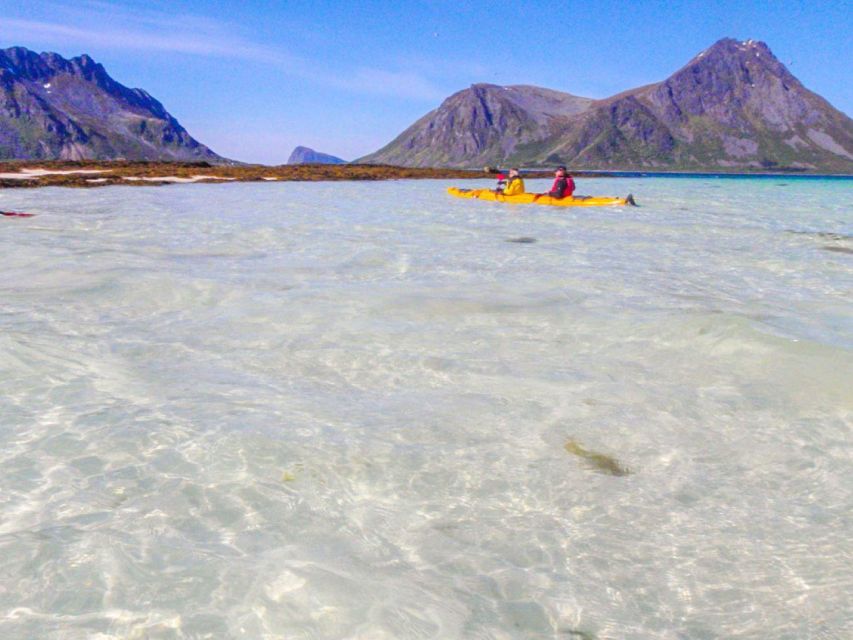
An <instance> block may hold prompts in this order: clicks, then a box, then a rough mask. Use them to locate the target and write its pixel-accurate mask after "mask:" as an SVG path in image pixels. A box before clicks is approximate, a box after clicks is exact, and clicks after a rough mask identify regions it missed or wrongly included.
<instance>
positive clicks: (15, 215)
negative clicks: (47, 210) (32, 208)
mask: <svg viewBox="0 0 853 640" xmlns="http://www.w3.org/2000/svg"><path fill="white" fill-rule="evenodd" d="M35 215H36V214H35V213H23V212H22V211H0V216H6V217H7V218H32V217H33V216H35Z"/></svg>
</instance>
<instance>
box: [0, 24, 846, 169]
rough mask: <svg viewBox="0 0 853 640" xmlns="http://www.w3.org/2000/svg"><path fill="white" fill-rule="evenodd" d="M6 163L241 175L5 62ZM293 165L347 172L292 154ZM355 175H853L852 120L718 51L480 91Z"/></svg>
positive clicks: (194, 146) (158, 115)
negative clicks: (633, 78)
mask: <svg viewBox="0 0 853 640" xmlns="http://www.w3.org/2000/svg"><path fill="white" fill-rule="evenodd" d="M0 107H2V108H0V161H2V160H29V161H33V160H35V161H53V160H76V161H105V160H118V161H155V162H204V163H207V164H209V165H220V166H222V165H230V164H236V163H234V162H233V161H231V160H228V159H227V158H223V157H222V156H220V155H218V154H216V153H215V152H214V151H212V150H211V149H210V148H209V147H207V146H205V145H204V144H202V143H201V142H199V141H198V140H196V139H195V138H193V137H192V136H191V135H190V134H189V132H187V131H186V129H184V128H183V127H182V126H181V124H180V123H179V122H178V121H177V120H176V119H175V118H174V117H173V116H172V115H171V114H169V112H168V111H166V109H165V107H164V106H163V105H162V104H161V103H160V102H158V101H157V100H156V99H155V98H154V97H152V96H151V95H149V94H148V93H147V92H146V91H144V90H142V89H129V88H128V87H125V86H124V85H122V84H120V83H118V82H116V81H115V80H113V79H112V78H111V77H110V76H109V74H108V73H107V72H106V70H105V69H104V67H103V66H102V65H100V64H98V63H97V62H95V61H94V60H92V59H91V58H90V57H89V56H87V55H82V56H79V57H76V58H71V59H70V60H69V59H65V58H63V57H62V56H60V55H59V54H56V53H41V54H39V53H35V52H32V51H29V50H28V49H25V48H23V47H12V48H9V49H5V50H0ZM289 162H290V163H291V164H294V165H301V164H312V165H326V164H329V165H332V164H342V163H344V162H345V161H344V160H342V159H341V158H337V157H335V156H331V155H328V154H324V153H319V152H316V151H314V150H312V149H308V148H307V147H297V148H296V149H295V150H294V152H293V153H292V154H291V157H290V160H289ZM354 162H355V163H356V164H379V165H393V166H397V167H421V168H426V167H437V168H467V169H481V168H482V167H484V166H502V167H506V166H509V165H517V166H521V167H527V168H536V167H550V166H553V165H556V164H565V165H568V166H569V167H570V169H571V170H572V171H578V170H608V171H613V170H623V171H624V170H627V171H662V170H664V171H665V170H670V171H700V172H701V171H705V172H718V171H725V172H747V173H754V172H798V173H843V174H853V120H851V119H850V118H849V117H848V116H847V115H845V114H844V113H842V112H841V111H839V110H837V109H835V108H833V107H832V105H830V104H829V103H828V102H827V101H826V100H824V99H823V98H821V97H820V96H818V95H817V94H815V93H813V92H811V91H809V90H808V89H806V88H805V87H804V86H803V85H802V83H800V81H799V80H797V79H796V78H795V77H794V76H793V75H791V73H790V72H789V71H788V69H786V68H785V66H784V65H783V64H782V63H781V62H779V60H777V59H776V57H775V56H774V55H773V53H772V52H771V51H770V49H769V48H768V47H767V45H766V44H764V43H762V42H757V41H753V40H747V41H744V42H739V41H737V40H732V39H723V40H720V41H719V42H717V43H716V44H714V45H713V46H711V47H710V48H709V49H707V50H705V51H703V52H701V53H699V54H698V55H697V56H696V57H694V58H693V59H692V60H691V61H690V62H688V63H687V65H685V66H684V67H683V68H681V69H680V70H678V71H677V72H676V73H674V74H673V75H672V76H670V77H669V78H668V79H666V80H664V81H663V82H659V83H655V84H651V85H647V86H644V87H639V88H637V89H630V90H628V91H625V92H623V93H620V94H618V95H616V96H613V97H610V98H607V99H604V100H593V99H591V98H584V97H578V96H573V95H571V94H568V93H563V92H559V91H553V90H550V89H544V88H540V87H533V86H526V85H517V86H509V87H501V86H496V85H491V84H475V85H472V86H471V87H470V88H468V89H465V90H463V91H460V92H458V93H455V94H454V95H452V96H450V97H449V98H447V99H446V100H445V101H444V102H443V103H442V104H441V105H440V106H439V107H438V108H437V109H435V110H434V111H431V112H430V113H428V114H427V115H425V116H424V117H423V118H421V119H420V120H418V121H417V122H415V123H414V124H413V125H412V126H410V127H409V128H408V129H406V130H405V131H404V132H403V133H401V134H400V135H399V136H398V137H397V138H395V139H394V140H393V141H392V142H390V143H389V144H388V145H386V146H385V147H383V148H382V149H380V150H378V151H376V152H375V153H372V154H369V155H367V156H365V157H363V158H360V159H358V160H356V161H354Z"/></svg>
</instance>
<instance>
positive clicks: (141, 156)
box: [0, 47, 225, 163]
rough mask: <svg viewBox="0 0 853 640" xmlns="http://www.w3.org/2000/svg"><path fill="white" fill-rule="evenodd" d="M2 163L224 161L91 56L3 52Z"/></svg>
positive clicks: (18, 50) (0, 100) (0, 97)
mask: <svg viewBox="0 0 853 640" xmlns="http://www.w3.org/2000/svg"><path fill="white" fill-rule="evenodd" d="M0 159H35V160H57V159H61V160H84V159H99V160H108V159H127V160H182V161H190V160H193V161H207V162H216V163H220V162H225V160H224V159H223V158H221V157H220V156H218V155H216V154H215V153H214V152H213V151H211V150H210V149H208V148H207V147H206V146H204V145H203V144H201V143H199V142H198V141H197V140H195V139H194V138H193V137H192V136H190V134H189V133H187V131H186V129H184V128H183V127H182V126H181V125H180V124H179V123H178V121H177V120H175V118H173V117H172V116H171V115H170V114H169V113H168V112H167V111H166V110H165V108H164V107H163V105H162V104H160V103H159V102H158V101H157V100H155V99H154V98H153V97H151V96H150V95H149V94H148V93H146V92H145V91H143V90H142V89H128V88H127V87H125V86H123V85H121V84H119V83H118V82H116V81H115V80H113V79H112V78H111V77H110V76H109V75H108V74H107V72H106V70H105V69H104V67H103V66H101V65H100V64H98V63H96V62H95V61H94V60H92V59H91V58H90V57H89V56H87V55H82V56H79V57H77V58H72V59H70V60H66V59H65V58H63V57H62V56H60V55H58V54H56V53H41V54H38V53H35V52H33V51H29V50H28V49H25V48H23V47H13V48H11V49H5V50H0Z"/></svg>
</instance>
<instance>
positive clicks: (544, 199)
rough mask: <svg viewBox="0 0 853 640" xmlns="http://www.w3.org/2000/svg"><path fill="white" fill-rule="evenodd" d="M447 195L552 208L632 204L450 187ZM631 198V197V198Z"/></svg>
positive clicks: (604, 198) (610, 199)
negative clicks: (508, 194) (541, 205)
mask: <svg viewBox="0 0 853 640" xmlns="http://www.w3.org/2000/svg"><path fill="white" fill-rule="evenodd" d="M447 193H449V194H450V195H452V196H454V197H456V198H473V199H476V200H489V201H492V202H508V203H512V204H544V205H550V206H552V207H624V206H626V205H629V204H631V201H630V200H629V199H628V198H615V197H609V196H571V197H568V198H552V197H551V196H543V195H539V194H536V193H519V194H518V195H515V196H505V195H504V194H502V193H495V192H494V191H492V190H491V189H460V188H458V187H450V188H449V189H448V190H447ZM629 197H630V196H629Z"/></svg>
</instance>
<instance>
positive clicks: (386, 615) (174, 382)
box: [0, 178, 853, 640]
mask: <svg viewBox="0 0 853 640" xmlns="http://www.w3.org/2000/svg"><path fill="white" fill-rule="evenodd" d="M578 182H579V191H581V192H591V193H597V194H614V195H624V194H625V193H627V192H629V191H630V192H633V193H634V195H635V197H636V199H637V201H638V203H639V204H640V205H641V206H640V207H637V208H614V209H577V210H558V209H552V208H546V207H536V206H507V205H501V204H498V203H486V202H476V201H469V200H458V199H453V198H450V197H448V196H447V195H446V194H445V193H444V189H445V188H446V186H448V185H449V184H450V183H448V182H443V181H415V182H409V181H403V182H381V183H279V184H272V183H270V184H247V183H246V184H229V185H181V186H169V187H162V188H153V187H146V188H138V187H108V188H101V189H90V190H74V189H19V190H7V191H3V192H0V209H3V210H10V209H12V210H14V209H20V210H29V211H33V212H37V213H39V214H40V215H39V216H38V217H36V218H30V219H2V218H0V255H2V256H3V257H4V260H3V271H2V275H0V380H2V381H3V393H2V395H0V469H2V471H1V472H0V637H2V638H62V639H69V638H71V639H76V638H100V639H102V640H103V639H106V638H194V639H195V638H232V637H233V638H365V639H368V638H369V639H374V638H598V639H601V640H603V639H611V638H612V639H614V640H616V639H623V638H637V639H640V638H643V639H648V638H660V639H667V640H668V639H682V638H683V639H687V638H689V639H691V640H692V639H695V638H709V639H710V638H728V637H738V638H755V639H759V638H760V639H765V638H776V639H779V638H790V639H792V640H793V639H802V638H815V639H821V640H825V639H833V640H834V639H840V638H847V637H850V636H851V634H853V619H851V614H850V606H849V594H850V592H851V588H853V579H851V575H853V573H851V557H853V543H851V542H850V541H851V539H853V522H851V513H853V480H851V477H853V476H851V473H850V469H851V461H853V455H852V454H851V448H850V442H851V426H853V390H851V389H853V386H851V384H850V381H851V380H853V358H851V350H853V302H851V300H853V296H851V293H853V206H851V205H853V203H852V202H851V196H853V189H852V188H851V186H853V183H851V182H849V181H840V180H828V181H820V180H808V181H799V180H788V179H785V178H780V179H778V180H776V181H774V180H767V179H762V180H736V181H734V180H733V181H729V180H713V179H631V178H626V179H603V178H602V179H595V180H579V181H578ZM466 186H490V183H483V184H482V185H480V184H476V185H475V184H469V185H466ZM529 187H531V188H532V189H536V190H544V189H545V187H546V183H545V182H544V181H543V182H541V183H536V182H533V183H531V184H530V185H529ZM620 470H624V471H627V472H628V473H621V472H620Z"/></svg>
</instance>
